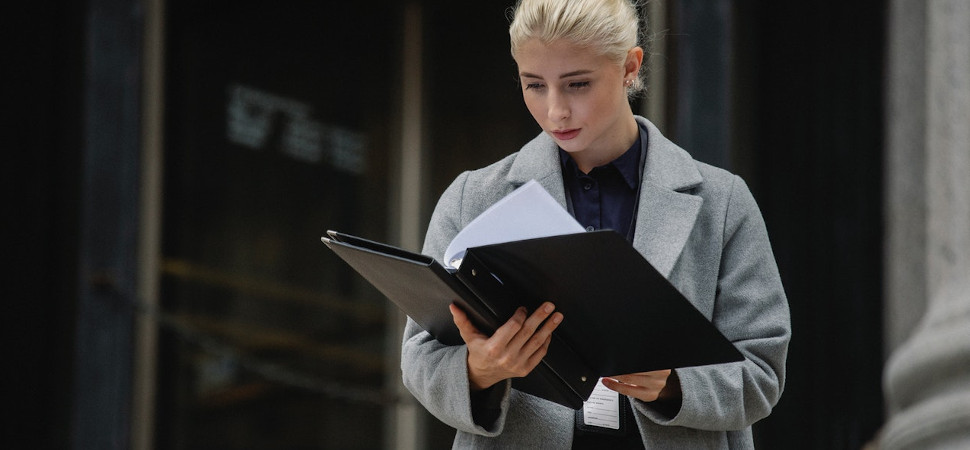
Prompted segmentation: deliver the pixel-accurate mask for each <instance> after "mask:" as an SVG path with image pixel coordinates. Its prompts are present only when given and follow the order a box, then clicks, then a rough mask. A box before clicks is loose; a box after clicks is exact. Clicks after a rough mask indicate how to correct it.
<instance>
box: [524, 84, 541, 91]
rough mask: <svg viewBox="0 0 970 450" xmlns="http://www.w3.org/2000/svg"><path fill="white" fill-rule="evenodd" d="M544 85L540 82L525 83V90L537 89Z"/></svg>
mask: <svg viewBox="0 0 970 450" xmlns="http://www.w3.org/2000/svg"><path fill="white" fill-rule="evenodd" d="M543 87H545V86H544V85H543V84H542V83H526V84H525V90H527V91H528V90H537V89H542V88H543Z"/></svg>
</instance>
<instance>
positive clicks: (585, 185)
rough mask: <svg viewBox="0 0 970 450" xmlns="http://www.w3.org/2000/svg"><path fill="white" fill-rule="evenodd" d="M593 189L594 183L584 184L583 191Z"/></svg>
mask: <svg viewBox="0 0 970 450" xmlns="http://www.w3.org/2000/svg"><path fill="white" fill-rule="evenodd" d="M592 187H593V184H592V183H586V184H584V185H583V190H586V191H588V190H590V189H591V188H592Z"/></svg>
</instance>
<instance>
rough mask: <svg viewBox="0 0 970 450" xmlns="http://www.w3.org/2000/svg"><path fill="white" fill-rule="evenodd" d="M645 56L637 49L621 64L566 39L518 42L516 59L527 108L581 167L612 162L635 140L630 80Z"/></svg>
mask: <svg viewBox="0 0 970 450" xmlns="http://www.w3.org/2000/svg"><path fill="white" fill-rule="evenodd" d="M638 51H639V52H640V53H637V52H638ZM641 58H642V51H641V50H639V48H635V49H634V50H631V54H630V55H628V57H627V62H626V63H625V64H623V65H620V64H617V63H616V62H615V61H613V60H611V59H610V58H608V57H606V56H603V55H600V54H598V53H597V52H594V51H592V50H590V49H588V48H585V47H580V46H577V45H575V44H573V43H571V42H568V41H565V40H557V41H553V42H551V43H548V44H546V43H543V42H541V41H539V40H538V39H531V40H528V41H526V42H525V43H524V44H523V45H521V46H519V48H518V51H517V52H516V57H515V61H516V63H517V64H518V66H519V78H520V82H521V85H522V97H523V99H524V100H525V104H526V107H528V108H529V112H530V113H532V117H533V118H535V120H536V122H537V123H538V124H539V126H540V127H542V130H543V131H545V132H546V133H548V134H549V135H550V136H552V138H553V139H555V140H556V143H557V144H559V147H560V148H562V149H563V150H565V151H567V152H569V153H570V155H571V156H572V157H573V159H574V160H576V162H577V163H578V164H579V168H580V169H582V170H583V171H585V172H588V171H589V170H592V168H593V167H596V166H599V165H603V164H606V163H608V162H610V161H612V160H613V159H615V158H616V157H618V156H619V155H621V154H623V152H625V151H626V150H627V149H628V148H629V147H630V146H631V145H633V142H634V141H636V138H637V135H638V133H639V131H638V130H637V125H636V122H635V121H634V119H633V112H632V110H631V109H630V104H629V102H628V101H627V96H626V83H627V80H631V79H632V78H634V77H636V74H637V73H638V71H639V68H640V59H641ZM631 59H632V60H635V61H633V64H632V65H631ZM631 68H632V70H631Z"/></svg>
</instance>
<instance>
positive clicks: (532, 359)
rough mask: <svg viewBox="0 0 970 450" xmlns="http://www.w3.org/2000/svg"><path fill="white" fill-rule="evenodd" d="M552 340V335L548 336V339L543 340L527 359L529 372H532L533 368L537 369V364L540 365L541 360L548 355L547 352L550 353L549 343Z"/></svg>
mask: <svg viewBox="0 0 970 450" xmlns="http://www.w3.org/2000/svg"><path fill="white" fill-rule="evenodd" d="M551 342H552V336H548V337H546V340H545V341H543V342H542V344H541V345H540V346H539V348H538V349H537V350H536V351H535V353H533V354H532V355H530V356H529V359H528V360H527V363H526V364H527V368H528V371H529V372H532V369H535V368H536V366H538V365H539V362H540V361H542V358H545V357H546V353H548V351H549V344H550V343H551Z"/></svg>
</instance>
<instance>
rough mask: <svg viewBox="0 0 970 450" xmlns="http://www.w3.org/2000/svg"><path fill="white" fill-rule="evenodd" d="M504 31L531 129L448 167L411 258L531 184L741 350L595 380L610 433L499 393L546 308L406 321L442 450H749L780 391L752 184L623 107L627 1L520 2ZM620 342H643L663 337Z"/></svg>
mask: <svg viewBox="0 0 970 450" xmlns="http://www.w3.org/2000/svg"><path fill="white" fill-rule="evenodd" d="M509 34H510V36H511V50H512V56H513V58H514V59H515V61H516V64H517V65H518V70H519V77H520V80H521V88H522V96H523V99H524V101H525V104H526V106H527V107H528V109H529V112H530V113H531V114H532V116H533V118H534V119H535V120H536V122H537V123H538V124H539V126H540V127H541V128H542V130H543V133H541V134H540V135H539V136H537V137H536V138H535V139H533V140H532V141H531V142H529V143H528V144H526V145H525V146H524V147H522V149H521V150H520V151H519V152H517V153H514V154H512V155H509V156H508V157H506V158H504V159H502V160H501V161H498V162H496V163H494V164H492V165H490V166H488V167H485V168H482V169H479V170H476V171H471V172H465V173H463V174H461V175H460V176H458V178H457V179H456V180H455V181H454V182H453V183H452V184H451V186H450V187H449V188H448V189H447V190H446V191H445V193H444V194H443V195H442V197H441V199H440V200H439V202H438V205H437V207H436V208H435V211H434V214H433V215H432V218H431V223H430V225H429V230H428V235H427V238H426V241H425V246H424V250H423V253H425V254H428V255H435V256H437V257H438V258H439V259H440V258H441V257H442V255H443V253H444V250H445V248H446V247H447V245H448V243H449V242H450V241H451V239H452V238H453V237H454V236H455V234H456V233H457V232H458V231H459V230H461V229H462V227H464V226H465V225H467V224H468V223H469V222H470V221H471V220H472V219H474V218H475V217H476V216H477V215H478V214H480V213H481V212H482V211H484V210H485V209H486V208H488V207H489V206H490V205H492V204H493V203H495V202H496V201H498V200H499V199H501V198H502V197H504V196H505V195H506V194H508V193H509V192H511V191H513V190H514V189H515V188H516V187H518V186H520V185H522V184H523V183H525V182H526V181H528V180H530V179H535V180H537V181H538V182H539V183H540V184H542V185H543V187H545V188H546V190H547V191H549V192H550V194H552V195H553V196H554V197H556V198H558V199H559V200H560V202H561V203H562V204H563V205H564V207H566V208H567V209H568V210H569V211H570V213H572V214H573V215H574V217H576V218H577V220H578V221H579V222H580V223H581V224H582V225H584V226H587V228H593V229H600V228H609V229H614V230H617V231H618V232H620V233H621V234H624V235H626V236H627V238H628V240H630V241H631V243H632V244H633V246H634V248H636V249H637V250H638V251H639V252H640V253H642V254H643V255H644V257H645V258H646V259H647V260H648V261H650V262H651V263H652V264H653V265H654V267H656V268H657V269H658V270H659V271H660V272H661V273H663V274H664V275H666V276H667V277H668V279H669V280H670V281H671V282H672V283H673V284H674V285H675V286H676V287H677V288H678V289H679V290H680V291H681V292H682V293H684V295H685V296H686V297H687V298H688V299H690V300H691V302H693V303H694V305H695V306H696V307H697V309H698V310H700V311H701V312H702V313H703V314H705V315H706V316H707V318H708V319H710V320H712V322H713V323H714V324H715V325H716V326H717V327H718V328H719V329H720V330H721V332H722V333H723V334H724V335H725V336H727V337H728V339H730V340H731V341H732V342H734V344H735V346H737V348H738V349H739V350H741V352H742V353H743V354H744V356H745V357H746V359H745V361H743V362H738V363H730V364H719V365H712V366H704V367H691V368H678V369H674V370H663V371H654V372H644V373H636V374H617V375H616V376H612V377H607V378H604V379H603V380H602V384H603V385H604V386H605V387H606V388H607V389H609V390H611V391H615V392H617V393H618V394H619V395H620V399H621V400H622V401H621V402H618V403H619V404H621V405H622V406H621V407H622V411H621V414H620V417H621V418H622V419H621V420H620V423H619V430H614V429H613V428H612V427H609V428H602V427H597V426H593V425H589V424H586V423H585V422H584V419H583V418H582V417H583V416H582V415H581V414H579V413H577V412H575V411H573V410H571V409H569V408H565V407H563V406H560V405H558V404H555V403H551V402H548V401H545V400H542V399H539V398H537V397H533V396H531V395H528V394H525V393H522V392H519V391H517V390H515V389H512V388H511V379H512V378H514V377H521V376H524V375H526V374H528V373H529V372H530V371H531V370H532V369H533V368H534V367H535V366H536V365H537V364H538V363H539V361H540V360H541V359H542V357H543V356H544V355H545V352H546V349H547V348H548V346H549V343H550V336H551V333H552V331H553V330H554V329H555V328H556V327H557V326H558V325H559V324H560V323H561V322H562V321H563V320H568V317H567V318H564V317H563V316H562V314H560V313H558V312H555V305H554V303H546V304H544V305H543V306H542V307H540V308H539V309H537V310H536V311H534V312H532V313H531V314H527V313H526V311H525V310H524V309H520V311H518V312H517V313H516V315H515V316H513V317H512V319H510V320H509V321H508V322H507V323H505V324H504V325H503V326H502V327H500V328H499V329H498V330H497V331H496V332H495V333H494V334H492V335H491V336H487V335H485V334H483V333H481V332H479V331H478V330H476V329H475V327H474V326H473V325H471V323H470V322H469V321H468V319H467V317H466V316H465V315H464V313H462V311H461V310H459V309H457V308H454V307H452V315H453V317H454V321H455V324H456V325H457V326H458V328H459V331H460V332H461V335H462V338H463V339H464V341H465V343H466V345H463V346H451V347H449V346H444V345H441V344H440V343H438V342H437V341H435V340H434V339H433V338H432V337H431V336H430V335H429V334H428V333H427V332H425V331H424V330H422V329H421V328H420V327H419V326H418V325H416V324H415V323H414V322H413V321H410V320H409V321H408V325H407V328H406V330H405V335H404V344H403V348H402V364H401V365H402V373H403V380H404V384H405V385H406V386H407V387H408V389H409V390H410V391H411V392H412V393H413V394H414V395H415V397H417V399H418V400H419V401H420V402H421V403H422V404H423V405H424V406H425V407H426V408H427V409H428V410H429V411H430V412H431V413H432V414H434V415H435V416H436V417H437V418H439V419H440V420H442V421H443V422H445V423H446V424H448V425H450V426H452V427H454V428H456V429H457V430H458V433H457V435H456V437H455V442H454V446H455V447H456V448H468V447H474V448H535V447H540V448H606V447H608V448H643V447H646V448H752V447H753V440H752V435H751V425H752V424H753V423H754V422H756V421H757V420H760V419H762V418H764V417H765V416H767V415H768V414H769V413H770V412H771V409H772V407H773V406H774V405H775V403H776V402H777V401H778V398H779V397H780V395H781V392H782V390H783V386H784V377H785V359H786V355H787V349H788V341H789V338H790V320H789V313H788V305H787V300H786V298H785V294H784V290H783V288H782V285H781V281H780V277H779V275H778V271H777V268H776V265H775V262H774V257H773V255H772V252H771V247H770V244H769V242H768V237H767V233H766V230H765V226H764V221H763V219H762V217H761V213H760V211H759V210H758V207H757V205H756V204H755V201H754V199H753V197H752V196H751V193H750V192H749V191H748V189H747V187H746V185H745V184H744V182H743V181H742V180H741V179H740V178H738V177H737V176H734V175H732V174H730V173H728V172H726V171H724V170H721V169H718V168H714V167H711V166H709V165H706V164H703V163H700V162H697V161H694V160H693V159H692V158H691V157H690V155H689V154H688V153H687V152H685V151H684V150H682V149H680V148H679V147H677V146H676V145H674V144H673V143H671V142H670V141H669V140H667V139H666V138H664V137H663V136H662V135H661V134H660V132H659V131H658V130H657V129H656V127H654V126H653V125H652V124H651V123H650V122H648V121H647V120H646V119H644V118H642V117H638V116H635V115H634V114H633V112H632V109H631V107H630V104H629V101H628V98H629V96H630V95H632V94H633V93H635V92H636V91H638V90H639V89H640V86H641V81H640V69H641V65H642V61H643V50H642V49H641V48H640V47H639V46H638V42H637V40H638V37H639V19H638V17H637V13H636V8H635V7H634V6H633V5H632V4H630V3H629V0H520V1H519V4H518V5H517V6H516V8H515V14H514V17H513V21H512V24H511V26H510V29H509ZM553 300H554V299H553ZM644 301H649V293H644ZM547 319H549V320H547ZM625 345H628V346H630V345H632V346H638V347H639V348H641V349H642V351H644V352H650V349H651V347H654V346H659V345H663V343H662V342H642V343H625Z"/></svg>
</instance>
